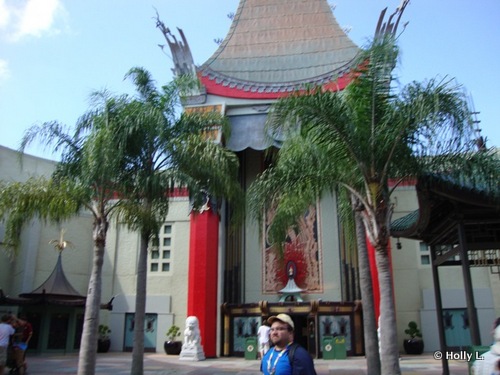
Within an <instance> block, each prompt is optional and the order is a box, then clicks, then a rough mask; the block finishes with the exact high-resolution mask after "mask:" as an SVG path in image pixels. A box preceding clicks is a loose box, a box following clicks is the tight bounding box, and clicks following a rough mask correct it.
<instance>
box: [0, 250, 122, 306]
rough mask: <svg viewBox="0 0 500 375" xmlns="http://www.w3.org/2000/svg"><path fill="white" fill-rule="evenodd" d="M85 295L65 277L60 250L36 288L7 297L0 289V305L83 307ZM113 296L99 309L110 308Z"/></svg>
mask: <svg viewBox="0 0 500 375" xmlns="http://www.w3.org/2000/svg"><path fill="white" fill-rule="evenodd" d="M86 299H87V297H86V296H82V295H81V294H80V293H78V291H77V290H76V289H75V288H73V286H72V285H71V283H70V282H69V281H68V279H67V278H66V275H65V274H64V270H63V267H62V261H61V252H60V253H59V256H58V258H57V263H56V265H55V267H54V270H53V271H52V273H51V274H50V276H49V277H48V278H47V280H45V281H44V282H43V283H42V284H41V285H40V286H39V287H38V288H36V289H35V290H33V291H32V292H30V293H21V294H19V298H15V297H9V296H7V295H5V294H4V292H3V290H1V289H0V305H17V306H26V305H61V306H68V307H85V303H86ZM113 299H114V297H113V298H111V300H110V301H109V302H107V303H101V304H100V308H101V309H107V310H112V309H113Z"/></svg>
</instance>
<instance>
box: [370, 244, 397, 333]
mask: <svg viewBox="0 0 500 375" xmlns="http://www.w3.org/2000/svg"><path fill="white" fill-rule="evenodd" d="M366 246H367V250H368V261H369V263H370V272H371V275H372V288H373V308H374V310H375V322H376V323H377V326H378V318H379V317H380V284H379V282H378V269H377V262H376V259H375V248H374V247H373V245H372V244H371V242H370V240H369V239H368V238H366ZM387 256H388V257H389V262H390V267H391V274H392V275H393V290H394V272H393V271H392V254H391V242H389V243H388V244H387Z"/></svg>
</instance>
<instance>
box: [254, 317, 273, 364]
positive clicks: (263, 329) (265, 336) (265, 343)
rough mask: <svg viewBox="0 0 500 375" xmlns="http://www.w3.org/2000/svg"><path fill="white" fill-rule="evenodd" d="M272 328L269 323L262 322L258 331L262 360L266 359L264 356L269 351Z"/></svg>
mask: <svg viewBox="0 0 500 375" xmlns="http://www.w3.org/2000/svg"><path fill="white" fill-rule="evenodd" d="M270 331H271V328H270V327H269V323H268V322H267V321H264V322H262V325H261V326H260V327H259V329H258V331H257V337H258V338H259V353H260V359H262V358H264V355H265V354H266V353H267V351H268V350H269V332H270Z"/></svg>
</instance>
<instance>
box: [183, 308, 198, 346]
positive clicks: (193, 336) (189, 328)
mask: <svg viewBox="0 0 500 375" xmlns="http://www.w3.org/2000/svg"><path fill="white" fill-rule="evenodd" d="M200 344H201V336H200V323H199V322H198V318H197V317H196V316H188V317H187V319H186V329H185V330H184V344H182V349H193V348H196V347H197V346H198V345H200Z"/></svg>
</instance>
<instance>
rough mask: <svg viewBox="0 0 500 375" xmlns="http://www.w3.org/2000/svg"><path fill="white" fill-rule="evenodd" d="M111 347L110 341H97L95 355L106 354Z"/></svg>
mask: <svg viewBox="0 0 500 375" xmlns="http://www.w3.org/2000/svg"><path fill="white" fill-rule="evenodd" d="M110 346H111V340H97V353H107V352H108V351H109V347H110Z"/></svg>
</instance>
